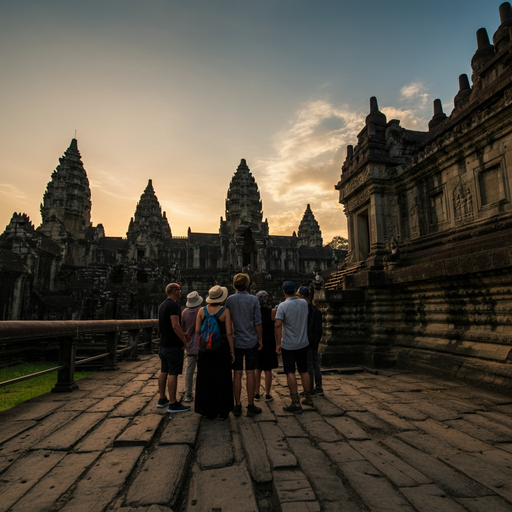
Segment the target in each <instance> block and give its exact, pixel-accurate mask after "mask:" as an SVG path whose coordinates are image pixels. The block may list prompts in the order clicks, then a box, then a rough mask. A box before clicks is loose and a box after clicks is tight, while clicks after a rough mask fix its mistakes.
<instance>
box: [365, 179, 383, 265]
mask: <svg viewBox="0 0 512 512" xmlns="http://www.w3.org/2000/svg"><path fill="white" fill-rule="evenodd" d="M372 192H373V193H372V195H371V196H370V212H369V213H370V215H369V217H370V219H369V221H370V256H369V258H368V259H367V260H366V262H367V265H368V267H369V268H373V269H380V268H383V258H384V256H385V255H386V254H387V252H388V251H387V250H386V217H385V211H384V209H385V197H384V190H383V189H381V187H376V186H374V187H373V190H372Z"/></svg>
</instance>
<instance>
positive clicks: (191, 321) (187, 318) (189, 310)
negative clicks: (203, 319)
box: [181, 291, 203, 402]
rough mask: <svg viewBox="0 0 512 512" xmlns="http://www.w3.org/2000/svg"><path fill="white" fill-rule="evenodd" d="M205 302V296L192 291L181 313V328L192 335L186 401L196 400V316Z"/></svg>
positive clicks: (188, 348)
mask: <svg viewBox="0 0 512 512" xmlns="http://www.w3.org/2000/svg"><path fill="white" fill-rule="evenodd" d="M202 303H203V297H201V296H200V295H199V294H198V293H197V292H195V291H194V292H190V293H189V294H188V295H187V303H186V304H185V306H186V308H185V309H184V310H183V311H182V313H181V328H182V329H183V332H184V333H185V334H188V335H189V336H190V341H189V342H188V343H187V373H186V374H185V389H186V394H185V402H192V400H194V393H193V392H192V385H193V383H194V371H195V369H196V364H197V353H198V351H199V347H198V346H197V338H198V335H197V334H196V318H197V313H198V311H199V309H200V307H201V304H202Z"/></svg>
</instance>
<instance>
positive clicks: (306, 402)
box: [302, 397, 315, 407]
mask: <svg viewBox="0 0 512 512" xmlns="http://www.w3.org/2000/svg"><path fill="white" fill-rule="evenodd" d="M302 403H303V404H304V405H309V406H311V407H314V406H315V404H314V403H313V399H312V398H310V397H308V398H304V399H303V400H302Z"/></svg>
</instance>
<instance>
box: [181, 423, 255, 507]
mask: <svg viewBox="0 0 512 512" xmlns="http://www.w3.org/2000/svg"><path fill="white" fill-rule="evenodd" d="M222 423H225V422H222ZM214 510H220V511H221V510H226V511H229V510H236V511H237V512H258V504H257V502H256V498H255V495H254V490H253V487H252V482H251V477H250V476H249V473H248V471H247V469H246V468H244V467H241V466H233V467H229V468H221V469H214V470H210V471H201V472H199V473H194V475H193V476H192V482H191V484H190V491H189V495H188V502H187V512H213V511H214Z"/></svg>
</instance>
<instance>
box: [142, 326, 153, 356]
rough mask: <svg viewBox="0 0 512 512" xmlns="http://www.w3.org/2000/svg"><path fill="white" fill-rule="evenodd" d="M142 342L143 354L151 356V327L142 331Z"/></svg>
mask: <svg viewBox="0 0 512 512" xmlns="http://www.w3.org/2000/svg"><path fill="white" fill-rule="evenodd" d="M142 341H143V342H144V343H145V345H144V353H145V354H152V353H153V328H152V327H149V328H148V329H142Z"/></svg>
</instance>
